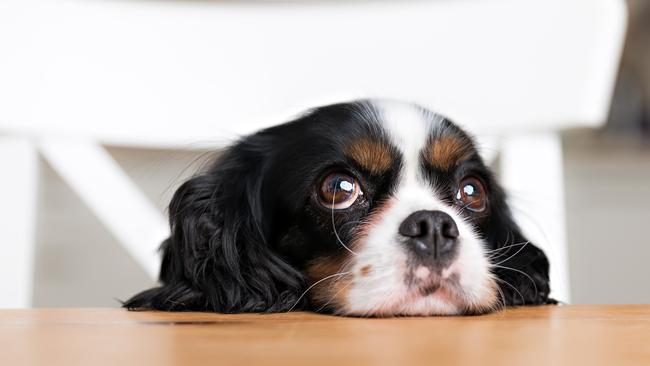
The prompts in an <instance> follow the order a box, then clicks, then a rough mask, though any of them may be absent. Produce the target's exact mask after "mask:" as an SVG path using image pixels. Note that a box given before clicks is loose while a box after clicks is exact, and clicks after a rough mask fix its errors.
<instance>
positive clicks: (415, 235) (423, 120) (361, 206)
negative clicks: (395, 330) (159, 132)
mask: <svg viewBox="0 0 650 366" xmlns="http://www.w3.org/2000/svg"><path fill="white" fill-rule="evenodd" d="M169 219H170V225H171V236H170V237H169V239H167V240H166V241H165V242H164V243H163V244H162V246H161V251H162V254H163V258H162V269H161V273H160V281H161V286H159V287H155V288H152V289H149V290H146V291H144V292H141V293H139V294H137V295H135V296H134V297H133V298H131V299H129V300H128V301H126V302H125V303H124V304H123V306H124V307H126V308H129V309H134V310H143V309H145V310H146V309H154V310H166V311H210V312H219V313H242V312H286V311H292V310H311V311H317V312H323V313H330V314H337V315H347V316H377V317H382V316H426V315H468V314H484V313H488V312H491V311H494V310H497V309H501V308H503V307H506V306H516V305H539V304H550V303H555V301H554V300H552V299H550V298H549V291H550V286H549V276H548V271H549V263H548V260H547V258H546V256H545V254H544V253H543V252H542V250H540V249H539V248H537V247H536V246H535V245H533V244H532V243H530V242H529V241H528V240H527V239H526V238H525V237H524V236H523V234H522V233H521V230H520V229H519V227H518V226H517V224H516V223H515V222H514V221H513V219H512V216H511V213H510V210H509V208H508V205H507V202H506V195H505V193H504V191H503V189H502V188H501V187H500V186H499V184H498V183H497V181H496V179H495V176H494V175H493V174H492V173H491V172H490V170H489V169H488V167H487V166H486V165H485V163H484V162H483V160H482V159H481V157H480V155H479V153H478V151H477V148H476V144H475V143H474V141H473V139H472V137H470V136H469V135H468V134H467V133H466V132H464V131H463V130H462V129H461V128H460V127H458V126H457V125H455V124H454V123H452V122H451V121H450V120H449V119H447V118H445V117H443V116H441V115H439V114H436V113H434V112H431V111H429V110H427V109H425V108H422V107H420V106H417V105H414V104H409V103H404V102H398V101H388V100H359V101H352V102H348V103H340V104H333V105H328V106H324V107H319V108H315V109H313V110H311V111H309V112H307V113H305V114H304V115H302V116H300V117H298V118H296V119H295V120H293V121H291V122H288V123H285V124H281V125H278V126H275V127H271V128H267V129H264V130H262V131H259V132H257V133H255V134H252V135H250V136H246V137H244V138H242V139H240V140H239V141H238V142H236V143H234V144H233V145H232V146H230V147H229V148H227V149H225V150H224V151H222V152H220V153H219V154H218V155H217V156H216V158H215V159H214V161H213V162H212V163H211V164H210V165H209V167H208V168H207V169H205V170H204V171H202V172H200V173H198V174H197V175H195V176H194V177H192V178H191V179H189V180H187V181H186V182H185V183H183V184H182V185H181V186H180V188H178V190H177V191H176V192H175V194H174V196H173V199H172V201H171V203H170V206H169Z"/></svg>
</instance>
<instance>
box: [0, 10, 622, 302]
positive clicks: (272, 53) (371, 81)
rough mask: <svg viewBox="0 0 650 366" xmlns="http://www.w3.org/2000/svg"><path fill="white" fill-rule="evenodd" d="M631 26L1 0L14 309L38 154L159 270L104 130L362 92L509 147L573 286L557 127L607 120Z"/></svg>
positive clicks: (298, 105)
mask: <svg viewBox="0 0 650 366" xmlns="http://www.w3.org/2000/svg"><path fill="white" fill-rule="evenodd" d="M625 24H626V11H625V4H624V1H623V0H574V1H565V0H547V1H544V2H534V1H522V0H494V1H490V2H487V1H479V0H464V1H454V2H449V1H429V2H423V1H414V2H400V1H376V2H368V1H361V2H323V3H320V2H313V1H309V2H305V3H303V2H290V3H276V2H272V1H269V2H256V3H253V4H250V3H239V2H224V3H222V2H191V3H184V2H168V1H160V2H158V1H146V2H128V1H101V2H100V1H70V0H59V1H46V0H5V1H3V2H1V3H0V135H2V136H1V139H0V171H1V172H3V173H2V174H3V179H0V202H1V207H2V209H1V210H0V225H1V226H0V238H2V239H1V241H0V253H2V256H0V271H2V272H3V273H2V276H0V294H2V296H1V297H0V307H26V306H29V305H30V303H31V281H32V280H31V278H32V272H33V268H32V265H33V264H32V263H33V262H32V261H33V260H32V255H33V237H34V234H33V230H34V224H33V219H34V209H35V203H36V187H37V179H38V176H37V164H38V159H37V158H36V157H37V153H38V154H41V155H42V156H43V157H44V158H45V159H46V160H47V161H48V162H49V163H50V164H51V165H52V166H53V167H54V169H55V170H56V171H57V172H58V173H59V174H60V175H61V176H62V177H63V178H64V180H65V181H66V182H67V183H68V184H69V185H70V186H71V187H72V188H73V189H74V190H75V191H76V192H77V193H78V194H79V196H80V197H81V198H82V200H83V201H84V202H85V203H86V204H87V205H88V206H89V207H90V209H91V210H92V211H93V212H94V213H95V214H96V215H97V217H98V218H99V219H100V220H101V222H102V223H103V224H104V225H105V226H106V227H107V228H108V229H109V230H110V232H111V233H112V234H113V235H114V236H115V237H116V238H117V239H118V240H119V242H120V243H121V244H122V245H123V246H124V247H125V248H126V249H127V250H128V252H129V253H131V254H132V255H133V257H134V258H135V259H136V260H137V262H138V263H139V264H140V265H141V266H142V267H143V268H144V269H145V270H146V271H147V273H149V274H150V275H151V276H152V277H155V276H156V274H157V271H158V266H159V259H158V257H157V255H156V251H155V249H156V248H157V246H158V245H159V243H160V241H161V240H162V239H163V238H164V237H165V236H166V235H167V231H168V229H167V226H166V224H165V220H164V218H163V217H162V215H161V214H160V212H158V211H157V210H156V209H155V208H154V207H153V206H152V204H151V203H150V202H149V201H147V199H146V198H145V197H144V195H143V194H142V193H141V192H139V190H138V189H137V188H136V187H135V186H134V184H133V183H132V182H131V181H130V180H129V179H128V177H127V176H126V175H125V174H124V172H123V171H122V170H121V169H120V167H119V166H118V165H117V164H116V163H115V162H114V161H113V160H112V158H111V157H110V156H109V155H108V154H107V153H106V151H105V150H104V148H103V145H122V146H124V145H128V146H135V147H167V148H180V149H192V148H196V147H210V148H218V147H221V146H223V143H224V142H225V141H228V140H229V139H230V138H231V137H233V136H237V135H239V134H245V133H248V132H251V131H254V130H256V129H258V128H260V127H264V126H268V125H272V124H276V123H280V122H282V121H285V120H286V119H288V118H289V117H290V116H291V115H293V114H294V113H296V112H299V111H301V110H303V109H304V108H307V107H310V106H314V105H318V104H323V103H330V102H334V101H340V100H347V99H352V98H360V97H387V98H396V99H404V100H410V101H414V102H418V103H421V104H422V105H425V106H427V107H430V108H432V109H434V110H436V111H439V112H442V113H445V114H447V115H449V116H450V117H451V118H452V119H453V120H455V121H457V122H459V123H461V124H463V125H465V126H466V127H467V128H469V129H470V130H472V131H473V132H475V133H476V134H478V135H479V137H480V140H481V141H482V142H483V143H484V144H485V146H486V149H485V154H486V157H487V158H488V159H490V160H491V159H494V157H495V156H496V152H497V151H499V152H500V156H501V164H500V166H501V168H502V170H501V174H502V179H503V181H504V183H505V185H506V186H507V187H508V188H510V189H511V190H512V191H513V196H512V198H513V199H512V200H513V205H514V206H515V207H517V208H521V209H522V210H523V211H525V212H528V213H529V214H531V215H532V216H533V218H534V220H533V221H534V222H536V223H537V224H538V225H539V226H540V227H542V228H543V233H544V234H545V235H541V234H540V232H539V230H537V229H536V228H535V226H534V225H531V224H530V223H529V222H527V221H526V220H524V217H525V216H523V215H519V214H518V215H517V217H518V218H519V219H520V222H521V223H522V224H523V225H524V230H525V231H526V232H528V233H529V235H530V236H531V237H532V238H533V240H535V241H536V242H537V243H538V244H540V245H541V246H542V247H543V248H544V249H546V251H547V253H548V254H549V255H550V257H551V263H552V272H551V277H552V281H553V286H554V291H553V295H554V296H555V297H557V298H558V299H560V300H564V301H568V300H569V299H570V297H569V288H568V284H569V282H568V280H569V279H568V269H567V257H566V252H567V250H566V236H565V229H564V209H563V195H562V192H563V188H562V187H563V178H562V177H563V174H562V149H561V145H560V141H559V137H558V131H559V130H561V129H563V128H567V127H578V126H589V127H596V126H599V125H600V124H602V123H603V121H605V117H606V114H607V111H608V107H609V100H610V95H611V93H612V89H613V84H614V79H615V74H616V70H617V65H618V59H619V55H620V51H621V47H622V42H623V37H624V29H625ZM531 161H534V162H535V164H534V165H533V164H530V162H531ZM518 212H519V211H517V213H518Z"/></svg>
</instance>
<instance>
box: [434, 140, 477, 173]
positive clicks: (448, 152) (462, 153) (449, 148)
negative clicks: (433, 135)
mask: <svg viewBox="0 0 650 366" xmlns="http://www.w3.org/2000/svg"><path fill="white" fill-rule="evenodd" d="M471 155H472V145H471V143H470V142H469V141H467V140H465V139H462V138H457V137H440V138H437V139H434V140H432V141H431V142H429V145H428V146H427V147H426V149H425V151H424V158H425V159H426V161H427V162H428V163H429V164H431V165H432V166H434V167H436V168H439V169H444V170H448V169H450V168H452V167H454V166H456V165H457V164H458V163H460V162H461V161H463V160H466V159H468V158H469V157H470V156H471Z"/></svg>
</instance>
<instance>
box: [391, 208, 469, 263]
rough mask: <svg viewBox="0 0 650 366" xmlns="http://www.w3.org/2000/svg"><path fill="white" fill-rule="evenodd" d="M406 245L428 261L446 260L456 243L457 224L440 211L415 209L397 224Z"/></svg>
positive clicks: (450, 257) (451, 256) (448, 258)
mask: <svg viewBox="0 0 650 366" xmlns="http://www.w3.org/2000/svg"><path fill="white" fill-rule="evenodd" d="M399 233H400V234H402V235H404V236H405V237H407V241H406V243H407V245H408V247H409V249H410V250H411V251H413V253H415V254H416V256H417V257H420V258H422V259H425V260H428V261H431V260H433V261H435V262H440V263H444V262H448V261H449V260H450V259H452V258H453V256H454V254H455V252H456V247H457V243H458V226H456V223H455V222H454V219H453V218H451V216H449V215H448V214H446V213H444V212H442V211H426V210H422V211H416V212H414V213H412V214H411V215H409V216H408V217H407V218H406V219H405V220H404V221H403V222H402V224H401V225H400V226H399Z"/></svg>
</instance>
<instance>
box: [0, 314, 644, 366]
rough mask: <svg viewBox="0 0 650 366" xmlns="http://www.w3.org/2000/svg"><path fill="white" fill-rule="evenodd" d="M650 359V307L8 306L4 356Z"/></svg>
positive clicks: (52, 361) (85, 361) (209, 360)
mask: <svg viewBox="0 0 650 366" xmlns="http://www.w3.org/2000/svg"><path fill="white" fill-rule="evenodd" d="M104 364H105V365H337V366H338V365H348V364H349V365H650V305H612V306H609V305H593V306H592V305H565V306H543V307H526V308H513V309H508V310H505V311H501V312H499V313H494V314H490V315H483V316H473V317H427V318H423V317H420V318H418V317H411V318H384V319H364V318H344V317H335V316H327V315H318V314H311V313H287V314H266V315H259V314H239V315H222V314H208V313H161V312H127V311H125V310H121V309H37V310H2V311H0V365H104Z"/></svg>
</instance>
